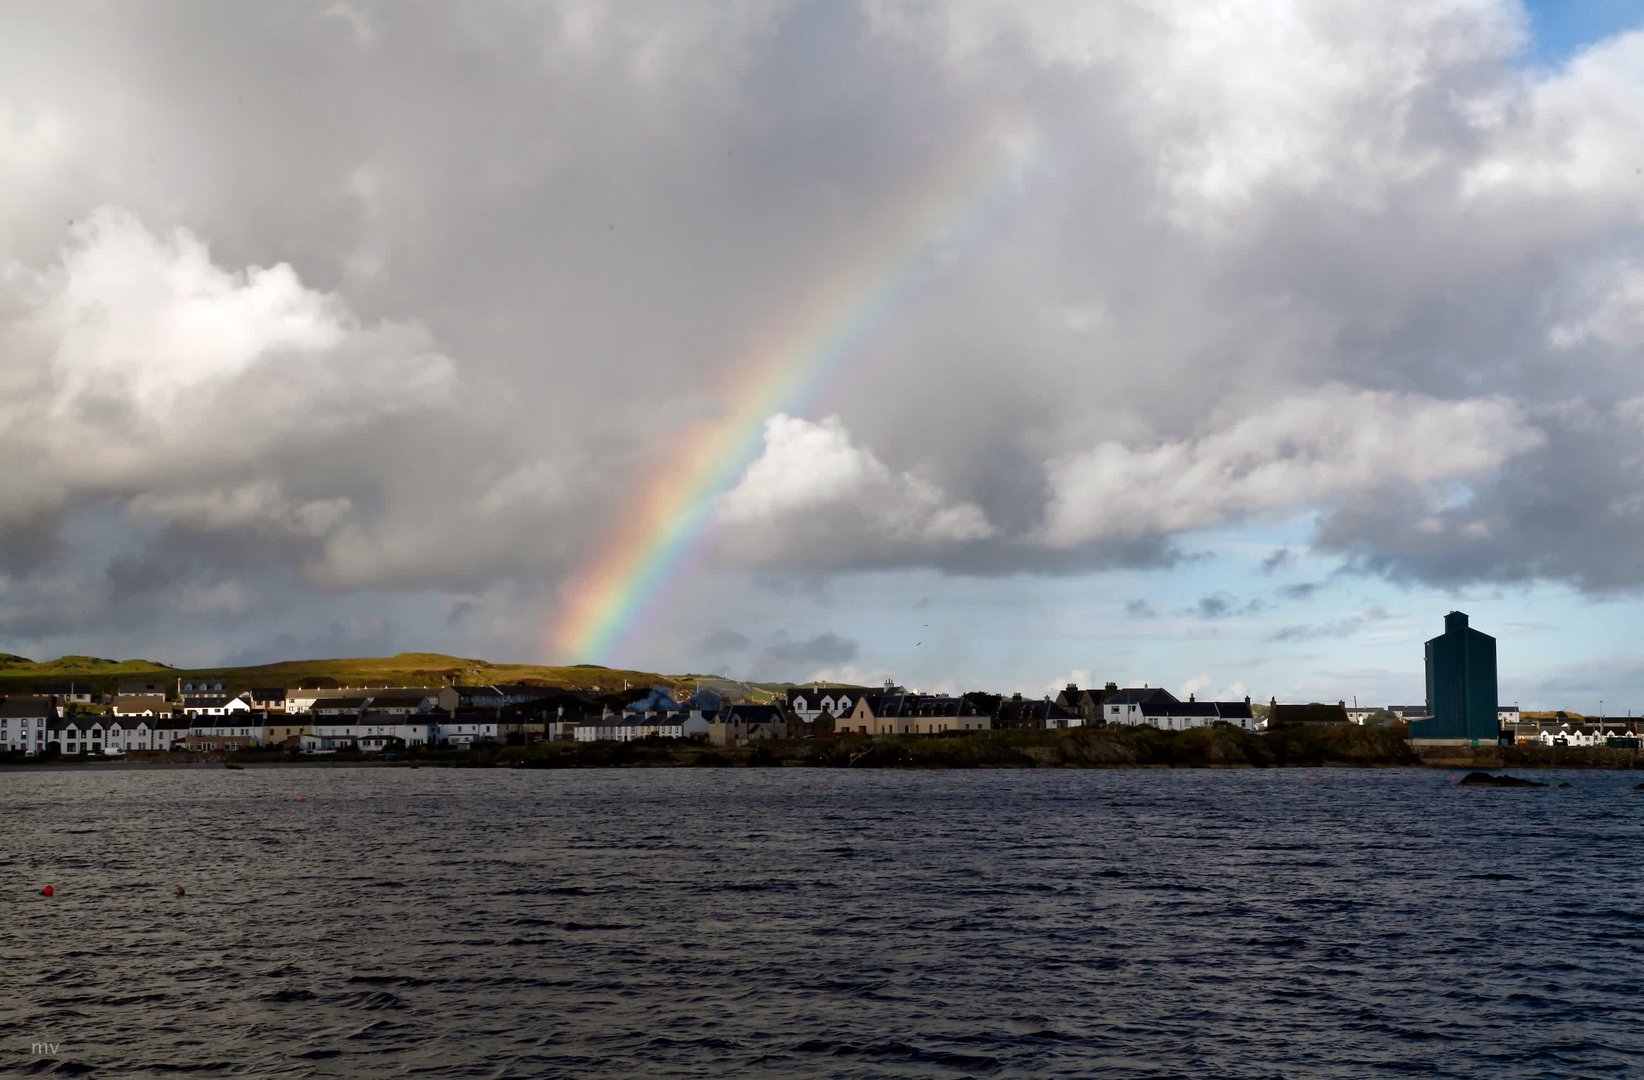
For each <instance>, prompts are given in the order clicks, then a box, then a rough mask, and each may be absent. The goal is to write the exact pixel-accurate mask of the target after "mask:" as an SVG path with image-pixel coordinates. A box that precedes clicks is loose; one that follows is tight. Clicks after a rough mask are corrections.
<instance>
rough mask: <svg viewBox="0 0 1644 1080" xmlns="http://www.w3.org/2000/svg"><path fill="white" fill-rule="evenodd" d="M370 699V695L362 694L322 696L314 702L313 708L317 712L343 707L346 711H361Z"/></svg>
mask: <svg viewBox="0 0 1644 1080" xmlns="http://www.w3.org/2000/svg"><path fill="white" fill-rule="evenodd" d="M370 700H371V699H370V697H368V696H366V695H362V694H350V695H348V696H347V697H329V698H320V699H318V700H316V701H315V702H314V706H313V708H314V711H315V712H319V711H320V710H321V709H325V710H328V711H335V710H338V709H342V710H345V711H353V712H359V711H360V710H361V709H363V708H365V703H366V702H368V701H370Z"/></svg>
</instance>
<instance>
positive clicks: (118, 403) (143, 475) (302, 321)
mask: <svg viewBox="0 0 1644 1080" xmlns="http://www.w3.org/2000/svg"><path fill="white" fill-rule="evenodd" d="M0 347H3V348H4V350H5V352H6V355H7V358H8V363H7V366H6V368H5V370H4V372H3V373H0V390H3V392H4V401H5V403H4V405H3V406H0V409H3V412H0V449H3V451H4V454H5V457H6V458H7V460H8V462H10V463H11V467H10V468H8V470H7V471H8V473H9V479H8V481H7V483H6V484H5V485H4V486H3V487H0V523H3V522H5V521H7V520H10V521H13V522H18V521H23V520H26V519H27V518H28V517H29V516H30V515H32V514H36V513H39V512H40V511H42V510H49V509H52V508H54V507H55V506H58V505H61V504H64V503H69V502H72V501H73V500H74V499H76V498H77V497H80V496H85V495H95V496H107V495H114V496H130V497H133V498H134V499H135V500H136V503H135V504H134V506H133V511H134V513H136V514H137V515H138V516H141V517H146V518H149V519H159V518H165V519H168V520H172V521H179V522H188V523H192V524H194V525H197V526H200V527H205V528H214V527H219V526H223V525H227V524H233V525H236V526H238V525H243V524H245V523H246V522H247V521H248V519H249V518H251V517H255V516H259V515H260V516H263V517H267V518H269V519H282V520H284V521H285V522H286V525H287V526H288V527H290V528H293V529H295V530H296V531H298V532H313V531H315V530H316V529H321V530H322V531H323V527H327V526H329V525H330V524H335V522H336V521H337V520H339V519H340V518H341V516H342V515H343V514H344V513H346V511H347V508H348V499H347V498H346V496H342V495H334V496H332V497H330V498H320V499H305V500H301V501H300V502H299V503H296V504H290V503H288V502H287V501H286V499H285V496H284V495H282V494H281V493H280V485H279V483H278V482H277V481H275V480H272V479H271V478H269V477H268V475H267V470H268V469H269V468H270V467H271V466H272V465H273V464H274V462H273V461H271V460H270V459H269V455H277V454H279V453H280V452H281V451H283V450H290V449H294V448H298V447H300V446H302V445H303V444H322V445H323V444H326V443H328V442H330V443H334V440H335V439H336V436H337V434H338V433H339V432H344V433H347V434H351V435H363V434H366V433H368V432H369V431H370V430H371V428H372V427H373V425H375V424H378V423H380V422H382V421H384V420H388V419H392V418H394V417H399V416H406V415H411V414H414V413H416V412H418V411H422V410H426V409H427V408H428V407H430V406H432V405H435V404H437V403H439V402H441V401H443V400H445V399H446V397H447V396H448V394H449V391H450V389H451V385H452V379H453V373H454V368H453V365H452V363H451V361H450V360H448V359H447V358H446V357H444V356H443V355H441V354H440V353H439V352H438V351H437V350H436V349H435V348H434V347H433V345H432V343H431V342H430V340H429V339H428V337H427V335H426V333H424V332H423V331H421V330H420V329H419V328H417V327H415V326H403V325H393V324H378V325H367V324H364V323H362V322H361V321H360V320H358V319H356V318H355V317H354V316H353V315H352V314H351V313H350V311H349V310H348V308H347V306H346V305H345V304H343V302H342V301H341V300H340V299H338V298H337V297H335V296H331V295H327V294H325V293H321V292H317V291H315V290H312V289H309V288H306V287H305V286H304V285H303V284H302V282H301V281H300V280H299V279H298V277H297V274H296V272H295V271H294V270H293V269H292V268H291V267H290V266H287V265H276V266H274V267H271V268H266V269H265V268H260V267H251V268H249V269H247V270H244V271H233V270H228V269H224V268H222V267H220V266H218V265H216V264H215V263H213V262H212V260H211V258H210V253H209V252H208V250H207V248H206V246H205V244H204V243H203V242H202V241H201V240H200V239H199V238H197V237H195V236H194V235H192V234H191V233H189V232H187V231H186V230H175V231H174V232H172V233H171V234H170V235H166V236H161V235H157V234H155V233H154V232H152V231H151V230H149V229H148V228H147V227H145V226H144V225H143V223H141V222H140V221H138V220H137V219H136V218H135V217H133V216H132V215H131V214H129V213H126V212H124V211H121V210H117V209H112V208H104V209H100V210H98V211H97V212H96V213H95V214H93V215H92V216H91V217H90V218H89V219H88V220H86V221H84V222H81V223H78V224H76V225H74V226H72V228H71V229H70V237H69V241H68V246H67V247H66V248H65V250H64V252H63V254H62V257H61V259H60V260H59V261H58V262H56V263H55V264H54V265H51V266H48V267H45V268H41V269H30V268H28V267H24V266H21V265H19V264H17V263H16V262H13V263H10V264H8V265H7V266H6V267H5V272H4V277H3V279H0ZM225 476H228V477H232V478H233V479H232V482H230V483H227V484H224V483H222V482H221V480H222V478H223V477H225ZM316 481H317V483H316ZM194 485H199V486H200V488H201V490H199V491H191V490H189V488H190V487H192V486H194ZM304 486H315V487H320V488H323V487H325V486H326V484H325V478H324V477H323V476H319V477H313V476H311V477H308V478H306V480H305V481H304Z"/></svg>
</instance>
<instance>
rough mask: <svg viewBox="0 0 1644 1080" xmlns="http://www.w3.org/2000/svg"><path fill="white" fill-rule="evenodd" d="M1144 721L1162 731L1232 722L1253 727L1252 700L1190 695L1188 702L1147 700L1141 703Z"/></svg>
mask: <svg viewBox="0 0 1644 1080" xmlns="http://www.w3.org/2000/svg"><path fill="white" fill-rule="evenodd" d="M1139 708H1140V710H1141V717H1142V719H1141V722H1142V723H1144V724H1151V725H1152V726H1153V727H1156V728H1159V729H1161V730H1163V731H1186V730H1188V729H1189V728H1197V727H1211V726H1212V725H1214V724H1231V725H1232V726H1233V727H1236V728H1242V729H1244V730H1245V731H1249V730H1251V728H1252V726H1253V723H1254V719H1253V717H1254V714H1253V712H1252V710H1251V708H1250V699H1249V698H1246V699H1245V700H1243V701H1198V700H1196V699H1195V698H1194V697H1193V696H1192V695H1191V694H1190V695H1188V699H1187V700H1186V701H1144V702H1142V703H1141V704H1140V706H1139Z"/></svg>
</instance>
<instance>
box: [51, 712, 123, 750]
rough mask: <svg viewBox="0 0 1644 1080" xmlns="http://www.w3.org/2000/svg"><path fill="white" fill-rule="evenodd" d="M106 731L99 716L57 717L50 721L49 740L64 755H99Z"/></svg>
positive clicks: (105, 725) (106, 728)
mask: <svg viewBox="0 0 1644 1080" xmlns="http://www.w3.org/2000/svg"><path fill="white" fill-rule="evenodd" d="M110 722H112V721H110ZM107 731H108V727H107V724H106V723H105V722H104V719H103V717H101V716H68V717H58V718H53V719H52V721H51V728H50V735H49V740H50V741H51V742H55V743H56V744H57V748H58V749H59V750H60V751H62V752H63V753H65V754H101V753H102V752H103V746H104V742H103V736H104V735H105V734H106V733H107Z"/></svg>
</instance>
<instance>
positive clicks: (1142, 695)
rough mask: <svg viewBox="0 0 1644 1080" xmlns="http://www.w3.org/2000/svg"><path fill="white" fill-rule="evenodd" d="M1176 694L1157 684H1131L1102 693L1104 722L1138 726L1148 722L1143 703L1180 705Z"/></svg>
mask: <svg viewBox="0 0 1644 1080" xmlns="http://www.w3.org/2000/svg"><path fill="white" fill-rule="evenodd" d="M1179 704H1181V702H1179V701H1177V700H1176V695H1175V694H1172V693H1171V692H1170V691H1169V690H1161V689H1159V688H1158V687H1156V686H1131V687H1126V688H1125V689H1123V690H1110V691H1106V692H1104V693H1103V694H1102V706H1101V708H1102V722H1103V723H1104V724H1124V725H1126V726H1129V727H1137V726H1139V725H1141V724H1146V723H1148V722H1149V721H1148V719H1147V717H1146V716H1145V715H1144V714H1143V713H1142V706H1143V705H1179Z"/></svg>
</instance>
